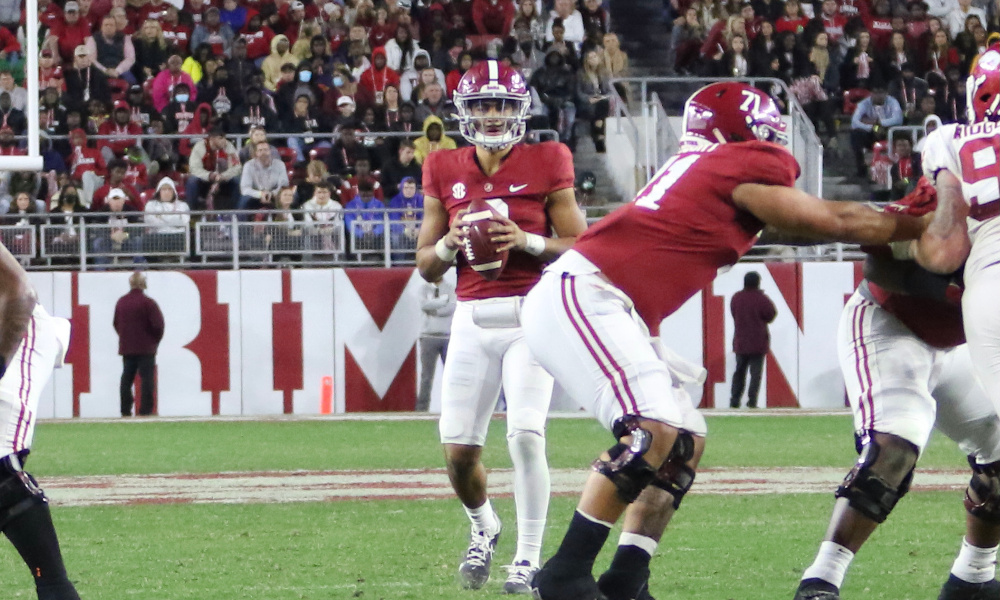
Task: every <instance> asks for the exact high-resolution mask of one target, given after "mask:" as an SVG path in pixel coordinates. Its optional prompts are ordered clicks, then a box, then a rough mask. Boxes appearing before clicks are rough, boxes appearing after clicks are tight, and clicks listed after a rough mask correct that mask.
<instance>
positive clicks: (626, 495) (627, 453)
mask: <svg viewBox="0 0 1000 600" xmlns="http://www.w3.org/2000/svg"><path fill="white" fill-rule="evenodd" d="M613 431H614V435H615V437H617V438H621V437H623V436H625V435H628V434H630V433H631V435H632V443H631V444H630V445H626V444H621V443H619V444H615V445H614V446H612V447H611V448H610V449H609V450H608V455H609V456H610V457H611V458H610V459H609V460H601V459H597V460H595V461H594V463H593V465H592V466H593V468H594V470H595V471H597V472H598V473H600V474H601V475H604V476H605V477H607V478H608V479H610V480H611V483H613V484H615V487H616V488H617V489H618V497H619V498H621V499H622V501H623V502H626V503H628V504H631V503H633V502H635V499H636V498H638V497H639V494H641V493H642V490H644V489H645V488H646V486H647V485H649V483H650V482H651V481H653V478H654V477H656V469H654V468H653V467H652V466H651V465H650V464H649V463H648V462H646V459H644V458H643V457H642V456H643V455H644V454H645V453H646V452H647V451H648V450H649V446H650V444H651V443H652V435H651V434H650V433H649V432H648V431H646V430H645V429H643V428H642V427H640V426H639V424H638V421H634V420H625V419H619V421H618V422H616V423H615V426H614V428H613Z"/></svg>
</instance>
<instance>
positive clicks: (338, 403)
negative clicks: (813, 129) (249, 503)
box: [31, 263, 860, 418]
mask: <svg viewBox="0 0 1000 600" xmlns="http://www.w3.org/2000/svg"><path fill="white" fill-rule="evenodd" d="M748 270H756V271H758V272H760V274H761V276H762V280H763V282H762V287H763V289H764V290H765V292H766V293H767V294H768V295H769V296H770V297H771V298H772V299H773V300H774V301H775V304H776V305H777V307H778V317H777V319H776V320H775V322H774V323H773V324H772V326H771V338H772V351H771V354H770V355H769V357H768V363H767V369H766V373H765V385H764V389H763V391H762V398H761V400H762V401H765V398H763V396H765V395H766V405H767V406H800V405H801V406H804V407H839V406H843V405H844V396H843V384H842V383H841V381H840V370H839V367H838V363H837V356H836V330H837V322H838V320H839V317H840V310H841V308H842V307H843V305H844V301H845V298H846V297H848V296H849V295H850V293H851V292H852V290H853V289H854V286H855V284H856V282H857V280H858V278H859V272H860V268H859V266H857V265H855V264H853V263H817V264H796V263H774V264H769V265H760V264H756V265H738V266H737V267H734V268H733V269H732V270H731V271H729V272H727V273H724V274H722V275H720V276H719V278H718V279H717V280H716V281H715V282H714V284H713V285H712V286H711V288H710V289H707V290H705V291H704V292H702V293H701V294H698V295H697V296H696V297H694V298H692V299H691V301H689V302H688V303H687V304H686V305H685V306H684V307H683V308H682V309H681V310H680V311H678V312H677V313H676V314H675V315H673V316H671V317H670V318H669V319H667V320H666V321H665V322H664V325H663V336H664V340H665V342H666V343H667V345H669V346H671V347H672V348H673V349H674V350H676V351H677V352H679V353H680V354H681V355H682V356H685V357H686V358H688V359H690V360H692V361H694V362H697V363H699V364H704V365H706V366H707V368H708V370H709V381H708V383H707V384H706V386H705V390H704V395H703V399H702V406H709V407H710V406H716V405H718V406H727V405H728V390H729V378H730V377H731V373H732V369H733V366H734V357H733V355H732V353H731V340H732V318H731V317H730V315H729V311H728V307H729V299H730V297H731V296H732V294H733V293H735V292H736V291H738V290H739V289H740V288H741V287H742V282H743V275H744V273H746V272H747V271H748ZM128 276H129V273H32V274H31V279H32V281H33V283H34V285H35V287H36V289H37V290H38V293H39V297H40V299H41V301H42V303H43V304H44V305H45V306H46V307H48V309H49V310H50V311H51V312H52V313H53V314H56V315H59V316H65V317H69V318H71V319H72V321H73V337H72V341H71V348H70V353H69V356H68V361H69V364H68V365H67V366H66V367H65V368H63V369H59V370H57V371H56V372H55V377H54V378H53V381H52V383H51V384H50V385H49V386H48V387H47V389H46V391H45V393H44V395H43V397H42V400H41V403H40V406H39V413H38V414H39V415H40V416H41V417H43V418H46V417H49V418H51V417H60V418H65V417H73V416H80V417H115V416H118V415H119V404H118V381H119V378H120V375H121V359H120V357H119V356H118V336H117V335H116V334H115V332H114V329H113V328H112V325H111V322H112V316H113V314H114V307H115V303H116V302H117V300H118V298H120V297H121V296H122V295H123V294H125V293H126V292H127V291H128ZM147 276H148V280H149V289H148V290H147V293H148V294H149V295H150V296H151V297H152V298H154V299H155V300H156V301H157V302H158V303H159V305H160V307H161V309H162V310H163V314H164V319H165V321H166V333H165V335H164V339H163V342H162V343H161V345H160V350H159V354H158V356H157V412H158V414H160V415H164V416H207V415H271V414H288V413H295V414H314V413H317V412H319V403H320V389H321V382H322V379H323V377H325V376H333V379H334V401H333V410H334V412H362V411H404V410H412V408H413V406H414V401H415V395H416V385H417V373H418V372H419V371H418V369H419V365H418V361H419V355H418V352H417V347H416V344H417V339H418V338H419V334H420V326H421V320H422V313H421V311H420V301H419V298H420V289H421V286H422V280H421V279H420V277H419V275H418V274H417V273H416V271H415V270H414V269H410V268H394V269H326V270H292V271H253V270H247V271H187V272H184V271H174V272H149V273H148V275H147ZM437 373H438V376H439V377H440V368H438V370H437ZM436 396H437V386H435V399H434V401H433V402H432V410H434V408H435V407H436V406H437V397H436ZM554 405H555V407H557V408H570V407H572V406H573V405H572V403H571V402H570V401H569V400H568V399H566V398H562V397H559V398H557V399H556V400H555V403H554Z"/></svg>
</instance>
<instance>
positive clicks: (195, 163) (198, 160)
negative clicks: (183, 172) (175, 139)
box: [188, 142, 208, 181]
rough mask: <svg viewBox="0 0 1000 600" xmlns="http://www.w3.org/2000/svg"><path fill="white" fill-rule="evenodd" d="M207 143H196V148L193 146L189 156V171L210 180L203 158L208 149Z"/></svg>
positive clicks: (204, 179) (195, 175)
mask: <svg viewBox="0 0 1000 600" xmlns="http://www.w3.org/2000/svg"><path fill="white" fill-rule="evenodd" d="M206 143H207V142H206ZM206 143H201V144H195V145H194V148H191V156H190V157H189V158H188V172H189V173H190V174H191V175H192V176H193V177H197V178H198V179H201V180H202V181H208V171H207V170H206V169H205V166H204V160H203V159H204V158H205V152H206V151H207V148H206V147H205V146H206Z"/></svg>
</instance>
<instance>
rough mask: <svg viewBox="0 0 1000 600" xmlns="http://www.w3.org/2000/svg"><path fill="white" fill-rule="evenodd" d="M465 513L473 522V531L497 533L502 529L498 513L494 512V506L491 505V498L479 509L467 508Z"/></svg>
mask: <svg viewBox="0 0 1000 600" xmlns="http://www.w3.org/2000/svg"><path fill="white" fill-rule="evenodd" d="M465 512H466V514H468V515H469V520H470V521H472V529H473V530H474V531H485V532H487V533H496V530H497V529H499V528H500V523H499V522H498V521H497V516H496V513H495V512H493V505H492V504H490V499H489V498H487V499H486V502H485V503H484V504H483V505H482V506H480V507H479V508H469V507H468V506H466V507H465Z"/></svg>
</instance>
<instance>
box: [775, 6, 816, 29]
mask: <svg viewBox="0 0 1000 600" xmlns="http://www.w3.org/2000/svg"><path fill="white" fill-rule="evenodd" d="M801 10H802V7H801V6H800V5H799V0H786V2H785V14H784V15H783V16H782V17H781V18H780V19H778V20H777V22H775V24H774V29H775V31H777V32H778V33H784V32H786V31H790V32H792V33H794V34H796V35H798V34H800V33H802V30H803V29H805V27H806V25H807V24H808V23H809V18H808V17H806V16H805V15H803V14H802V12H801Z"/></svg>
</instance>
